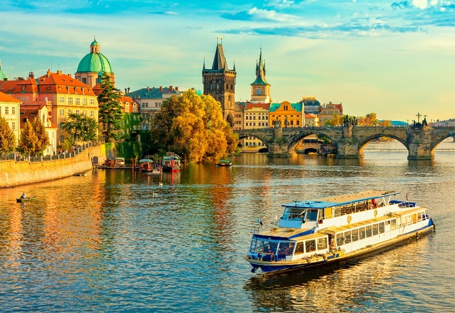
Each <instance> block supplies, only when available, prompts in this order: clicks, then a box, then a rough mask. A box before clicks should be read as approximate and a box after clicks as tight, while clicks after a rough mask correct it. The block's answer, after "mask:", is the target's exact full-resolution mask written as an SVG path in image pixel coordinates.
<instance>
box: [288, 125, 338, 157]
mask: <svg viewBox="0 0 455 313" xmlns="http://www.w3.org/2000/svg"><path fill="white" fill-rule="evenodd" d="M311 135H316V137H317V138H321V137H326V138H327V139H329V140H330V141H331V142H335V138H332V135H331V133H329V132H324V131H323V130H322V129H321V130H320V131H318V130H308V131H301V132H299V133H298V134H296V135H294V136H292V137H291V140H290V142H289V144H288V151H289V152H291V151H294V150H295V147H296V146H297V145H298V143H299V142H300V141H301V140H302V139H304V138H306V137H308V136H311Z"/></svg>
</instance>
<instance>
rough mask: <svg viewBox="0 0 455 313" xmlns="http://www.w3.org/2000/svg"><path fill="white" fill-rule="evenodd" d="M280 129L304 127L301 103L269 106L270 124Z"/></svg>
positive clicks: (283, 103)
mask: <svg viewBox="0 0 455 313" xmlns="http://www.w3.org/2000/svg"><path fill="white" fill-rule="evenodd" d="M277 123H278V125H279V126H280V127H303V126H304V125H305V114H304V112H303V105H302V103H290V102H288V101H283V102H281V103H272V104H271V105H270V124H271V125H272V126H275V125H277Z"/></svg>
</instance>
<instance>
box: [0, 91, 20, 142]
mask: <svg viewBox="0 0 455 313" xmlns="http://www.w3.org/2000/svg"><path fill="white" fill-rule="evenodd" d="M0 83H1V82H0ZM20 107H21V101H20V100H18V99H16V98H14V97H12V96H10V95H7V94H5V93H3V92H0V116H1V117H3V118H5V120H6V122H7V123H8V125H9V128H10V129H11V130H12V132H13V133H14V136H15V137H16V144H17V143H18V142H19V138H20V135H21V129H20Z"/></svg>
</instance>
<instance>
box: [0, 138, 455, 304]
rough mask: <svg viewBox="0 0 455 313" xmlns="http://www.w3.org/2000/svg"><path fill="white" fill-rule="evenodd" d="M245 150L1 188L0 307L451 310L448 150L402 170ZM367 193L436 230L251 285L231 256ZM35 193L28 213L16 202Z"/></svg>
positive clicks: (399, 158)
mask: <svg viewBox="0 0 455 313" xmlns="http://www.w3.org/2000/svg"><path fill="white" fill-rule="evenodd" d="M406 156H407V152H406V151H405V150H403V149H402V146H400V144H399V143H397V142H386V143H372V144H370V145H368V146H367V148H366V149H365V159H364V160H361V161H357V160H336V159H332V158H322V157H318V156H314V157H313V156H304V155H298V156H295V157H290V158H276V159H272V158H268V157H267V156H266V155H264V154H243V155H241V156H239V157H235V158H233V159H232V160H233V163H234V166H233V167H232V168H216V167H215V166H214V165H213V164H203V165H188V166H186V167H185V168H183V169H182V171H181V172H180V173H175V174H164V175H163V176H162V177H161V176H159V175H157V176H147V175H145V174H143V173H137V172H136V173H133V172H131V171H124V170H117V171H105V170H97V171H93V172H90V173H88V175H87V176H86V177H76V176H75V177H70V178H66V179H61V180H58V181H53V182H48V183H41V184H34V185H27V186H22V187H17V188H11V189H0V311H2V312H13V311H14V312H16V311H35V312H43V311H46V312H48V311H52V312H62V311H65V312H67V311H96V312H111V311H149V312H173V311H179V312H183V311H187V312H216V311H218V312H277V311H278V312H283V311H286V312H295V311H302V312H448V311H453V310H454V309H455V294H454V288H453V285H454V283H455V267H454V260H455V252H454V251H455V243H454V235H455V232H454V224H455V215H454V212H455V211H454V209H455V205H454V196H455V143H453V142H450V141H445V142H443V143H442V144H441V145H440V147H439V148H438V150H437V151H436V159H435V160H433V161H425V162H410V161H408V160H407V159H406ZM367 189H387V190H397V191H400V192H401V195H400V196H399V199H404V198H405V196H406V195H408V197H409V199H410V200H414V201H417V202H418V203H419V204H421V205H422V206H425V207H427V208H428V213H429V214H430V215H431V216H432V217H433V219H434V221H435V224H436V226H437V227H436V232H435V233H434V234H431V235H429V236H427V237H424V238H423V239H421V240H419V241H417V242H412V243H410V244H408V245H406V246H402V247H398V248H396V249H394V250H391V251H388V252H384V253H382V254H379V255H376V256H373V257H370V258H368V259H364V260H361V261H359V262H357V263H353V264H349V265H346V266H343V267H337V268H331V269H321V270H317V271H312V272H297V273H293V274H288V275H281V276H276V277H273V276H272V277H268V278H263V277H262V276H261V274H260V273H256V274H252V273H251V272H250V269H251V267H250V265H249V264H248V263H247V262H246V261H244V260H243V258H242V256H243V255H244V254H245V253H246V251H247V249H248V246H249V243H250V237H251V233H252V230H253V228H254V227H255V226H257V222H256V220H257V217H260V218H261V220H262V221H263V222H264V223H265V225H270V223H271V222H273V221H274V220H275V218H276V217H277V216H280V214H281V212H282V210H281V207H280V204H282V203H287V202H290V201H293V200H303V199H315V198H320V197H326V196H331V195H335V194H343V193H353V192H358V191H362V190H367ZM22 192H26V193H27V195H29V196H32V195H36V196H37V200H36V201H34V202H30V203H27V204H26V205H22V204H18V203H16V201H15V199H16V198H17V197H18V196H19V195H20V194H21V193H22Z"/></svg>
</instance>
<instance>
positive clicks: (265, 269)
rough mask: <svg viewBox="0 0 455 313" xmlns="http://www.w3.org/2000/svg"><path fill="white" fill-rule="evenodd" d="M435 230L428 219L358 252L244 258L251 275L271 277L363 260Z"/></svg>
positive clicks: (341, 251)
mask: <svg viewBox="0 0 455 313" xmlns="http://www.w3.org/2000/svg"><path fill="white" fill-rule="evenodd" d="M435 230H436V226H435V225H434V224H433V221H432V220H431V219H430V222H429V224H428V225H427V226H425V227H423V228H421V229H418V230H416V231H414V232H411V233H408V234H403V235H400V236H398V237H396V238H393V239H389V240H387V241H384V242H381V243H377V244H374V245H370V246H367V247H364V248H362V249H359V250H355V251H352V252H350V253H347V254H345V253H344V252H343V250H340V251H334V252H333V253H328V254H326V255H325V256H321V257H320V258H319V259H316V260H312V259H302V260H295V261H288V262H267V261H260V260H255V259H250V258H248V256H246V257H244V258H245V260H246V261H248V262H249V263H250V264H251V266H252V267H253V269H252V270H251V271H252V272H253V273H254V272H255V271H256V270H257V269H261V271H262V273H263V274H264V275H273V274H279V273H283V272H290V271H296V270H302V269H307V268H312V267H320V266H328V265H330V264H336V263H344V262H346V261H353V260H357V259H363V258H365V257H367V256H369V255H374V254H377V253H381V252H384V251H387V250H392V249H394V248H396V247H399V246H402V245H405V244H408V243H410V242H412V241H415V240H418V239H419V238H421V237H423V236H425V235H428V234H430V233H432V232H434V231H435Z"/></svg>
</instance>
